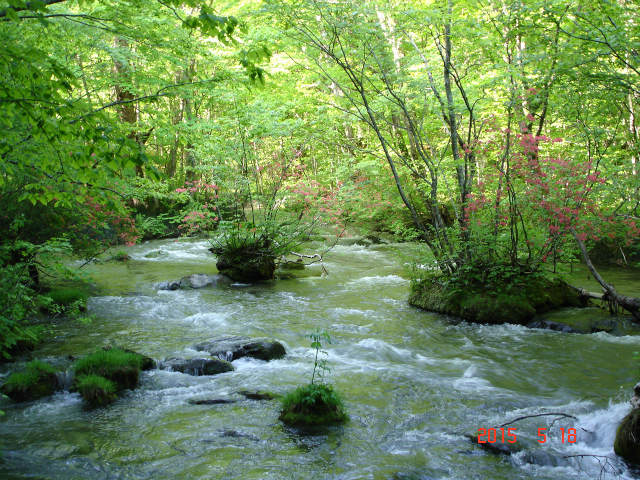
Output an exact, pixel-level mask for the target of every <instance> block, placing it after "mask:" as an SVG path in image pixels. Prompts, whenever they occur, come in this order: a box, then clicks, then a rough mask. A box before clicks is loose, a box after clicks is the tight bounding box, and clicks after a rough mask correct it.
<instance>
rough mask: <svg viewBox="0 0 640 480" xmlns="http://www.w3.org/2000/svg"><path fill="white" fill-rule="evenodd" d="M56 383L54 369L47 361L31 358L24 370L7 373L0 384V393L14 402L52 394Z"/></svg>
mask: <svg viewBox="0 0 640 480" xmlns="http://www.w3.org/2000/svg"><path fill="white" fill-rule="evenodd" d="M57 385H58V381H57V378H56V371H55V369H54V368H53V367H52V366H51V365H49V364H48V363H45V362H42V361H40V360H33V361H32V362H29V363H27V365H26V368H25V370H23V371H21V372H15V373H12V374H11V375H9V378H8V379H7V381H6V382H5V383H4V385H2V393H4V394H5V395H7V396H8V397H9V398H11V399H12V400H14V401H16V402H24V401H27V400H36V399H38V398H42V397H46V396H48V395H51V394H53V392H55V390H56V387H57Z"/></svg>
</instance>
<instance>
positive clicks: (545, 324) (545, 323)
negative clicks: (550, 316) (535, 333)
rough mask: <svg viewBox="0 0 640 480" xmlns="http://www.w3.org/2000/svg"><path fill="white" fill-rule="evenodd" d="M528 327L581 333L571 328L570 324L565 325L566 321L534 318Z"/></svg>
mask: <svg viewBox="0 0 640 480" xmlns="http://www.w3.org/2000/svg"><path fill="white" fill-rule="evenodd" d="M527 327H529V328H544V329H547V330H555V331H557V332H562V333H580V332H579V331H577V330H574V329H573V328H571V327H570V326H569V325H565V324H564V323H558V322H552V321H551V320H534V321H533V322H531V323H529V324H528V325H527Z"/></svg>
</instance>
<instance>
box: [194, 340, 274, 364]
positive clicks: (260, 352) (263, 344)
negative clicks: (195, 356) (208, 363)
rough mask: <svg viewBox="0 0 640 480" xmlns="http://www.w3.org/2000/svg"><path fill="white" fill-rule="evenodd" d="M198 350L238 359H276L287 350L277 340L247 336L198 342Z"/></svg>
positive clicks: (214, 355) (229, 358)
mask: <svg viewBox="0 0 640 480" xmlns="http://www.w3.org/2000/svg"><path fill="white" fill-rule="evenodd" d="M194 348H195V349H196V350H200V351H206V352H209V354H210V355H211V356H213V357H219V358H224V359H226V360H229V361H231V360H237V359H238V358H242V357H253V358H257V359H259V360H267V361H268V360H274V359H278V358H282V357H284V356H285V355H286V353H287V352H286V351H285V349H284V347H283V346H282V344H281V343H280V342H277V341H275V340H266V339H257V340H255V339H254V340H252V339H250V338H247V337H237V336H230V337H219V338H214V339H211V340H208V341H206V342H202V343H198V344H197V345H195V346H194Z"/></svg>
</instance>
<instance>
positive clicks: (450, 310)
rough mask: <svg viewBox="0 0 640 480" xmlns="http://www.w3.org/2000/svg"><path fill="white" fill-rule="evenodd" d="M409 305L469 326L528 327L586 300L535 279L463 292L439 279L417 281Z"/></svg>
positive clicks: (479, 286) (554, 281) (552, 282)
mask: <svg viewBox="0 0 640 480" xmlns="http://www.w3.org/2000/svg"><path fill="white" fill-rule="evenodd" d="M409 303H410V304H411V305H414V306H416V307H420V308H423V309H425V310H429V311H432V312H438V313H444V314H447V315H453V316H456V317H460V318H462V319H464V320H468V321H470V322H477V323H490V324H501V323H515V324H519V325H527V324H528V323H529V322H531V320H532V319H533V317H534V316H535V315H537V314H541V313H545V312H548V311H550V310H555V309H557V308H562V307H571V306H581V305H583V300H582V299H581V298H580V296H579V294H578V292H577V291H576V290H575V289H573V288H572V287H571V286H570V285H568V284H567V283H566V282H564V281H562V280H560V279H548V278H545V277H542V276H539V275H534V276H531V278H530V279H529V280H528V281H526V282H520V283H519V284H518V285H517V286H513V285H504V286H503V288H500V289H497V288H495V287H493V288H491V287H487V286H485V285H482V284H471V285H467V286H465V288H461V287H459V286H457V285H456V284H453V285H452V284H449V283H447V282H444V281H442V279H440V278H438V277H436V278H429V279H424V280H422V281H414V282H413V283H412V285H411V294H410V296H409Z"/></svg>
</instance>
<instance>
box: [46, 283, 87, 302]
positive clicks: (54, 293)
mask: <svg viewBox="0 0 640 480" xmlns="http://www.w3.org/2000/svg"><path fill="white" fill-rule="evenodd" d="M47 297H49V298H50V299H51V300H52V301H53V303H55V304H56V305H61V306H69V305H71V304H73V303H75V302H83V303H84V302H86V301H87V298H89V294H88V293H87V292H86V290H83V289H81V288H77V287H58V288H52V289H51V290H50V291H49V292H47Z"/></svg>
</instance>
